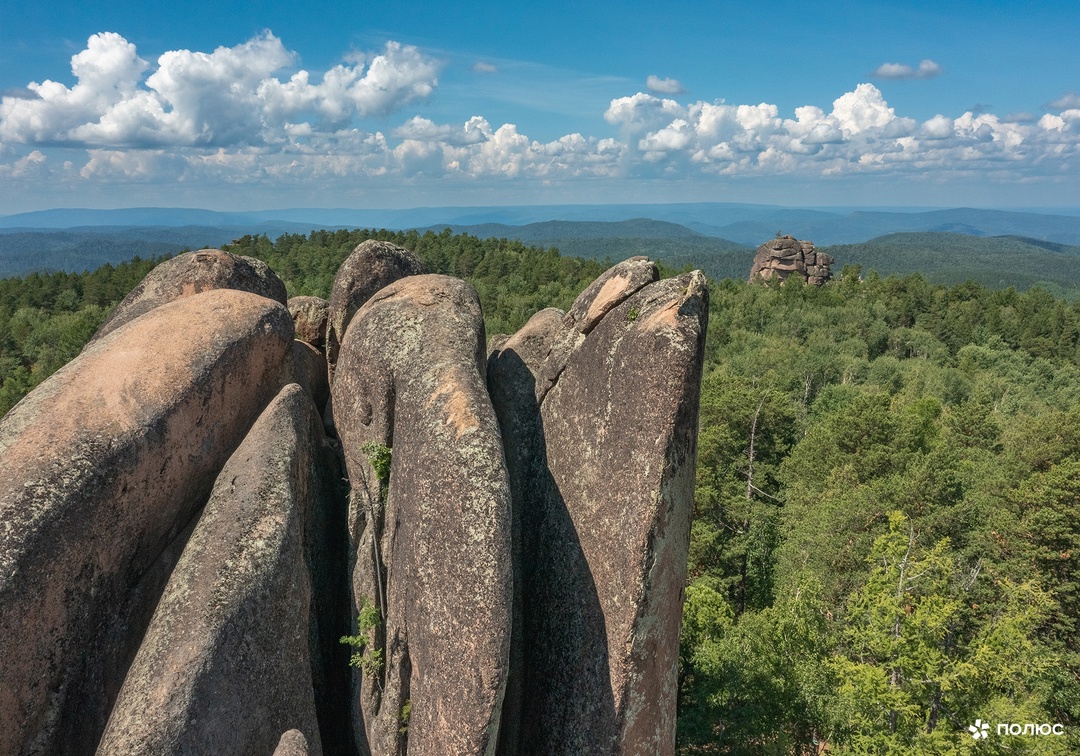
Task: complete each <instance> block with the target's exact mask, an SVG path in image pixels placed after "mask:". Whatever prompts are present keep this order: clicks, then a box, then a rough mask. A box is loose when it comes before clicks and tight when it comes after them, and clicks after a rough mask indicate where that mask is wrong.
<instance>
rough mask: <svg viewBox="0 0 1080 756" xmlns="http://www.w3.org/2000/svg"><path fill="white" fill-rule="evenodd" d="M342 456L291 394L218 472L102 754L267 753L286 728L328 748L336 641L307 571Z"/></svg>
mask: <svg viewBox="0 0 1080 756" xmlns="http://www.w3.org/2000/svg"><path fill="white" fill-rule="evenodd" d="M335 459H336V457H335V455H334V453H333V452H332V451H331V450H330V449H329V448H328V447H327V446H326V440H325V437H324V435H323V431H322V420H321V418H320V417H319V413H318V412H317V411H316V409H315V406H314V404H313V403H312V402H311V399H310V398H309V397H308V396H307V395H306V394H305V393H304V391H303V390H302V389H301V388H300V386H298V385H296V384H290V385H288V386H286V387H285V388H284V389H283V390H282V391H281V393H280V394H279V395H278V396H277V397H276V398H275V399H274V400H273V401H272V402H271V403H270V405H269V406H268V407H267V408H266V410H265V411H264V412H263V413H262V415H261V416H260V417H259V419H258V421H256V423H255V424H254V426H252V428H251V431H250V432H249V433H248V434H247V436H246V438H245V439H244V441H243V443H242V444H241V445H240V447H239V448H238V449H237V450H236V452H235V453H234V454H233V455H232V457H230V458H229V461H228V462H227V463H226V464H225V467H224V469H223V470H222V471H221V474H220V475H219V476H218V478H217V482H216V484H215V486H214V489H213V492H212V494H211V496H210V500H209V502H208V503H207V504H206V507H205V509H204V510H203V513H202V515H201V517H200V518H199V522H198V525H197V526H196V527H195V530H194V532H193V533H192V535H191V538H190V540H189V541H188V543H187V546H186V548H185V549H184V553H183V556H182V557H181V559H180V562H179V564H177V566H176V569H175V570H174V571H173V574H172V577H171V578H170V579H169V583H168V585H167V586H166V588H165V592H164V594H163V595H162V598H161V601H160V602H159V603H158V606H157V609H156V611H155V613H154V618H153V620H152V621H151V623H150V626H149V628H148V630H147V633H146V636H145V639H144V640H143V642H142V645H141V647H140V648H139V652H138V654H137V655H136V657H135V660H134V662H133V663H132V665H131V668H130V670H129V671H128V674H127V678H126V680H125V682H124V685H123V688H122V689H121V691H120V695H119V697H118V698H117V701H116V706H115V708H114V710H113V712H112V716H111V717H110V719H109V724H108V727H107V728H106V730H105V735H104V737H103V738H102V741H101V743H100V745H99V747H98V753H99V754H117V753H153V754H159V755H161V756H166V755H167V754H188V753H208V754H209V753H213V754H249V753H265V754H269V753H271V752H273V751H274V750H275V748H276V747H277V746H278V741H279V734H280V733H282V732H285V731H288V730H296V731H299V732H298V733H297V735H299V739H300V742H303V743H305V748H306V749H307V750H306V752H307V753H312V754H317V753H321V740H320V736H319V722H318V717H317V714H316V700H315V683H314V678H315V675H313V669H318V668H320V667H321V666H322V665H321V663H322V662H323V661H330V660H329V659H325V660H324V659H323V656H324V655H325V654H326V653H327V652H334V651H335V650H336V649H335V648H334V646H335V644H336V641H337V637H320V634H319V632H318V625H317V619H316V613H315V612H314V611H313V610H314V608H315V601H316V595H315V590H314V589H315V588H316V586H313V584H312V577H311V576H312V566H313V565H314V564H315V563H316V562H317V561H318V560H319V559H322V558H325V557H326V555H325V554H324V553H323V552H322V549H321V548H319V547H320V546H322V545H323V544H322V541H323V540H324V539H325V534H324V533H321V532H319V531H318V530H316V526H317V525H319V524H325V523H320V522H319V521H318V517H319V515H318V513H319V511H320V510H328V509H332V508H333V507H334V504H335V496H334V494H335V487H336V486H335V481H334V480H333V478H332V477H331V476H332V475H333V471H334V467H335V464H334V461H335ZM342 524H343V523H342ZM317 587H318V588H322V589H325V588H326V587H327V586H325V585H324V586H317ZM344 629H345V626H342V627H339V628H337V630H338V633H337V635H338V637H340V635H341V634H342V631H343V630H344ZM323 635H324V636H325V635H326V633H323ZM343 682H344V681H343ZM321 703H323V704H324V705H325V704H326V703H327V702H326V701H323V702H321ZM325 718H326V717H324V719H325ZM290 739H291V740H293V741H295V740H296V736H290Z"/></svg>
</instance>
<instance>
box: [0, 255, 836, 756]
mask: <svg viewBox="0 0 1080 756" xmlns="http://www.w3.org/2000/svg"><path fill="white" fill-rule="evenodd" d="M796 244H797V247H796V246H795V245H792V244H785V245H782V246H781V247H780V248H778V250H777V251H778V254H777V256H776V261H775V265H774V267H773V268H772V270H773V271H774V273H776V274H779V273H780V272H785V271H787V272H795V271H800V272H802V271H805V274H806V275H807V276H810V277H814V276H817V275H818V271H819V270H820V269H822V268H824V269H825V270H826V272H827V266H828V265H829V264H830V263H831V260H830V259H829V258H828V256H827V255H822V254H819V253H816V252H815V251H814V249H813V245H810V244H809V243H798V242H797V243H796ZM245 260H246V258H235V257H234V256H232V255H226V254H225V253H223V252H219V251H217V250H202V251H201V252H198V253H191V254H190V255H187V256H181V258H176V259H175V260H172V261H169V262H167V263H165V264H163V265H162V266H159V269H157V270H155V271H153V272H152V273H151V274H150V275H148V276H147V278H146V279H145V280H144V282H143V284H142V285H141V286H140V289H139V291H138V293H137V295H136V294H135V293H133V295H132V297H130V298H129V299H130V300H131V301H130V302H129V304H128V306H127V307H126V309H125V308H121V309H120V310H118V315H117V318H120V319H121V320H120V321H117V322H112V323H110V324H108V326H109V327H108V329H105V328H103V332H102V334H100V335H99V336H98V337H97V338H96V340H95V341H93V342H92V343H91V344H89V345H88V346H87V347H86V349H84V351H83V353H82V355H81V356H80V357H79V358H78V359H76V360H75V361H73V362H72V363H71V364H69V365H68V366H67V367H65V368H63V369H62V370H61V371H59V372H58V373H57V374H56V375H54V376H53V377H52V378H51V379H49V380H48V381H46V382H45V383H44V384H42V385H41V386H40V387H39V388H38V389H36V390H35V391H34V392H32V393H31V394H30V395H29V396H27V397H26V399H24V400H23V402H21V403H20V404H19V405H17V406H16V407H15V408H14V409H13V410H12V411H11V412H10V413H9V414H8V415H7V416H6V417H5V418H4V419H3V420H2V421H0V753H2V754H7V753H12V754H18V753H64V754H69V753H70V754H89V753H95V751H96V752H97V753H101V754H113V753H163V754H169V753H176V754H179V753H222V754H230V753H237V754H239V753H245V754H246V753H266V754H269V753H275V754H277V755H278V756H290V755H292V754H297V755H298V754H308V753H320V752H326V753H334V754H339V753H340V754H344V755H345V756H366V755H367V754H369V753H371V754H375V755H376V756H383V755H384V754H385V755H387V756H389V755H391V754H392V755H393V756H400V755H402V754H405V753H406V752H408V753H409V754H412V756H416V755H417V754H420V755H421V756H444V755H445V754H455V755H456V754H480V753H484V754H491V753H495V752H498V753H500V754H503V755H504V756H517V755H518V754H544V756H549V754H553V755H554V756H561V755H562V754H566V755H569V754H575V755H576V754H579V753H589V754H616V753H618V754H649V755H650V756H652V755H653V754H661V755H662V756H669V755H670V754H673V752H674V726H675V692H676V677H675V675H676V667H677V654H678V638H679V625H680V619H681V604H682V588H683V584H684V581H685V569H686V557H687V553H686V552H687V546H688V540H689V522H690V511H691V506H692V494H693V479H694V454H695V445H696V415H697V403H698V385H699V381H700V372H701V363H702V353H703V342H704V333H705V326H706V318H707V288H706V285H705V281H704V278H703V277H702V276H701V275H700V274H699V273H694V274H687V275H685V276H681V277H679V278H676V279H670V280H666V281H659V280H657V278H658V276H657V270H656V266H655V265H654V264H653V263H651V262H649V261H648V260H647V259H646V258H631V259H630V260H627V261H625V262H623V263H620V264H619V265H616V266H614V267H613V268H612V269H611V270H609V271H607V272H606V273H605V274H604V275H602V276H600V277H599V278H598V279H597V280H596V281H595V282H593V283H592V284H591V285H590V286H589V287H588V288H587V289H586V291H585V292H583V293H582V294H581V296H579V297H578V298H577V300H576V301H575V302H574V304H573V306H572V307H571V308H570V310H569V311H568V312H567V313H563V312H562V311H560V310H555V309H548V310H543V311H541V312H539V313H537V314H536V315H535V316H534V317H533V318H532V319H531V320H530V321H529V322H528V323H527V324H526V325H525V326H524V327H523V328H522V329H521V330H519V331H518V332H517V333H516V334H513V335H512V336H505V337H500V338H497V339H493V340H492V347H491V354H490V356H489V357H488V358H487V359H486V361H485V354H484V328H483V319H482V316H481V313H480V307H479V302H478V300H477V296H476V293H475V291H473V289H472V288H471V287H470V286H469V285H468V284H466V283H464V282H462V281H459V280H456V279H452V278H448V277H445V276H435V275H427V274H424V273H423V266H422V265H421V264H420V262H419V260H417V259H416V258H415V256H413V255H412V254H411V253H409V252H407V251H405V250H402V249H400V248H398V247H395V246H393V245H390V244H386V243H382V242H367V243H365V244H363V245H360V246H359V247H358V248H357V249H356V251H355V252H354V253H353V255H352V256H351V257H350V260H349V262H347V263H346V265H344V266H343V268H342V271H341V272H340V274H339V276H338V278H337V279H336V280H335V298H334V299H333V301H332V303H330V304H326V308H327V314H326V318H327V321H326V326H325V328H326V331H327V333H328V334H329V335H328V337H327V343H326V347H327V350H328V353H330V352H332V354H333V359H334V360H336V370H335V366H334V365H331V364H329V363H328V361H327V359H326V358H325V357H324V355H323V354H322V353H321V352H320V351H319V349H318V347H317V346H316V342H317V341H318V339H319V338H320V333H322V328H323V327H322V326H320V325H319V324H318V323H319V320H318V319H319V317H320V316H319V315H318V311H319V310H320V308H321V307H322V306H323V304H325V303H320V301H314V302H303V301H300V302H298V301H297V300H292V301H290V303H289V305H290V309H289V310H286V308H285V307H283V306H282V304H280V303H279V302H284V287H281V288H280V290H278V289H277V288H276V286H275V285H274V284H273V282H274V281H276V277H273V274H272V273H269V271H268V270H267V271H264V272H262V273H260V269H259V266H261V265H262V264H261V263H258V264H257V265H256V264H255V263H257V261H249V262H245ZM800 266H801V268H800ZM263 267H265V266H263ZM237 271H241V272H239V273H238V272H237ZM243 271H247V272H243ZM264 273H265V275H264ZM267 281H269V283H268V284H267ZM277 283H278V284H280V282H277ZM263 284H267V286H266V287H264V288H259V287H260V286H263ZM245 287H246V288H251V289H256V290H257V291H255V292H254V293H252V292H248V291H241V290H236V289H237V288H240V289H243V288H245ZM272 299H276V300H277V302H275V301H272ZM125 301H126V300H125ZM123 321H126V322H124V323H123V324H121V322H123ZM296 329H299V331H300V335H302V336H303V337H304V338H307V339H310V340H309V341H306V342H305V341H302V340H294V339H293V335H294V330H296ZM331 373H332V374H333V375H330V374H331ZM331 378H332V379H333V380H331ZM286 384H288V385H286ZM331 384H332V386H333V388H332V391H331V388H330V387H331ZM283 385H285V386H286V387H285V388H282V386H283ZM324 403H325V407H323V404H324ZM323 425H325V427H326V428H327V429H329V432H330V433H331V434H332V435H333V436H335V437H336V438H338V439H340V443H339V441H338V440H334V438H330V437H328V436H327V435H326V434H324V432H323V430H322V426H323ZM391 447H392V448H391ZM341 452H343V453H344V457H345V459H346V462H347V465H348V473H349V481H348V487H349V488H350V489H351V490H350V492H349V493H350V496H349V497H346V495H345V490H344V489H345V486H344V483H345V478H344V470H343V469H342V466H341V461H340V454H341ZM223 466H224V469H223ZM380 476H381V477H380ZM215 480H216V483H215ZM211 489H212V493H211ZM208 499H209V501H208ZM204 505H205V507H204ZM361 622H362V626H361ZM357 634H361V635H364V636H365V637H366V640H367V646H366V648H365V649H364V650H363V657H362V658H363V664H362V665H361V667H362V671H361V670H353V669H350V667H349V664H348V661H349V655H350V653H351V651H352V650H353V649H350V648H349V647H348V646H345V645H343V644H341V643H339V642H338V639H339V638H340V637H341V636H343V635H357Z"/></svg>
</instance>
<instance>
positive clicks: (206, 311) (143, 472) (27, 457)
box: [0, 290, 293, 754]
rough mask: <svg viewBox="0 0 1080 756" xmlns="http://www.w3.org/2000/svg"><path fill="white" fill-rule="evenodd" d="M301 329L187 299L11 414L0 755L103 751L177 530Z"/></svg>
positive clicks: (270, 311) (123, 335)
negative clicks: (98, 746)
mask: <svg viewBox="0 0 1080 756" xmlns="http://www.w3.org/2000/svg"><path fill="white" fill-rule="evenodd" d="M292 335H293V326H292V319H291V318H290V317H289V314H288V311H287V310H286V309H285V308H284V306H282V305H280V304H277V303H275V302H273V301H271V300H269V299H266V298H264V297H260V296H256V295H254V294H249V293H246V292H240V291H231V290H219V291H211V292H206V293H203V294H199V295H196V296H191V297H185V298H183V299H181V300H178V301H175V302H172V303H171V304H167V305H162V306H161V307H158V308H156V309H155V310H153V311H151V312H149V313H147V314H146V315H144V316H143V317H141V318H139V319H137V320H135V321H133V322H131V323H129V324H128V325H127V326H125V327H122V328H119V329H117V330H116V331H114V332H112V333H111V334H109V335H108V336H106V337H104V338H102V339H100V340H98V341H97V342H95V343H93V344H91V345H90V346H88V347H87V348H86V350H84V352H83V353H82V354H81V355H80V356H79V357H78V358H76V359H75V360H74V361H73V362H71V363H69V364H68V365H67V366H66V367H64V368H62V369H61V370H60V371H58V372H57V373H56V374H55V375H53V376H52V377H51V378H49V380H47V381H46V382H44V383H43V384H41V385H40V386H39V387H38V388H37V389H35V390H34V391H33V392H31V393H30V394H29V395H28V396H26V397H25V398H24V399H23V400H22V401H21V402H19V404H18V405H16V406H15V407H14V408H13V409H12V410H11V412H10V413H8V415H7V416H5V417H4V419H3V421H2V422H0V523H2V527H0V664H2V665H3V667H2V669H0V753H5V754H7V753H22V752H50V753H60V752H63V753H86V752H92V751H93V749H94V744H95V743H96V739H97V736H99V735H100V734H101V732H102V728H103V727H104V725H105V720H106V718H107V717H108V714H109V708H110V706H111V704H112V700H113V699H114V698H115V696H116V692H117V691H118V690H119V688H120V684H121V682H122V674H123V670H124V669H126V667H127V665H128V663H129V662H130V660H131V658H132V656H133V655H134V653H135V650H136V649H137V648H138V645H139V641H140V640H141V638H142V633H143V631H144V630H145V626H146V622H147V620H148V619H149V612H150V611H152V610H153V607H154V604H155V603H156V601H157V596H158V594H159V593H160V591H161V588H162V585H163V584H164V581H165V580H166V579H167V578H168V576H169V573H170V571H171V569H172V565H173V563H174V562H175V559H176V557H177V556H178V554H177V553H175V549H174V548H173V544H175V543H176V542H177V540H178V539H181V540H182V534H183V533H184V531H185V528H187V526H188V524H189V523H190V521H191V519H192V517H193V516H194V515H195V513H196V512H197V511H198V509H199V507H200V506H201V505H202V503H203V501H205V497H206V495H207V494H208V493H209V490H210V485H211V483H212V482H213V479H214V476H215V475H216V474H217V471H218V470H220V469H221V466H222V464H223V463H224V462H225V460H226V459H227V458H228V456H229V454H230V453H231V452H232V450H233V449H235V448H236V446H237V445H238V444H239V443H240V441H241V439H242V438H243V436H244V434H245V432H246V431H247V429H248V428H249V427H250V425H251V422H252V421H253V420H254V418H255V417H256V416H257V415H258V413H259V412H260V411H261V410H262V408H263V407H264V406H265V404H266V402H267V401H268V400H269V399H270V397H272V396H273V395H274V393H275V392H276V391H277V387H278V380H279V374H280V370H281V368H280V366H281V364H282V361H283V360H284V358H285V355H286V353H287V352H288V350H289V348H290V346H291V344H292ZM166 345H167V346H166ZM177 548H178V546H177Z"/></svg>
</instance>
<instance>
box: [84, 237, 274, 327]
mask: <svg viewBox="0 0 1080 756" xmlns="http://www.w3.org/2000/svg"><path fill="white" fill-rule="evenodd" d="M214 289H236V290H238V291H247V292H251V293H252V294H258V295H260V296H263V297H267V298H268V299H273V300H274V301H275V302H280V303H281V304H285V302H286V296H287V294H286V292H285V284H283V283H282V282H281V279H279V278H278V277H277V275H276V274H275V273H274V271H272V270H270V267H269V266H268V265H267V264H266V263H264V262H263V261H262V260H258V259H256V258H254V257H244V256H242V255H234V254H231V253H229V252H222V251H221V250H220V249H200V250H199V251H197V252H185V253H183V254H181V255H177V256H176V257H173V258H171V259H169V260H166V261H165V262H163V263H161V264H160V265H158V266H157V267H156V268H154V269H153V270H152V271H150V272H149V273H147V274H146V278H144V279H143V280H142V281H141V282H140V283H139V285H138V286H136V287H135V288H134V289H132V290H131V292H130V293H128V295H127V296H126V297H124V298H123V300H121V302H120V304H118V305H117V306H116V309H115V310H113V313H112V314H111V315H110V316H109V317H108V318H106V320H105V322H104V323H102V325H101V328H99V329H98V331H97V333H95V334H94V337H93V339H91V341H93V340H95V339H100V338H101V337H102V336H105V335H106V334H108V333H111V332H112V331H115V330H116V329H117V328H119V327H120V326H122V325H124V324H125V323H130V322H131V321H132V320H134V319H135V318H137V317H139V316H140V315H144V314H145V313H147V312H149V311H150V310H152V309H154V308H155V307H160V306H161V305H163V304H166V303H168V302H172V301H173V300H176V299H180V298H182V297H189V296H191V295H192V294H199V293H201V292H204V291H212V290H214Z"/></svg>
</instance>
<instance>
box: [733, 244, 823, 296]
mask: <svg viewBox="0 0 1080 756" xmlns="http://www.w3.org/2000/svg"><path fill="white" fill-rule="evenodd" d="M833 262H834V260H833V259H832V257H831V256H829V255H827V254H825V253H824V252H817V251H816V250H815V249H814V244H813V242H808V241H799V240H798V239H796V238H795V237H794V236H781V237H779V238H776V239H771V240H770V241H767V242H765V243H764V244H762V245H761V246H760V247H758V249H757V254H756V255H754V264H753V266H752V267H751V268H750V282H751V283H753V282H754V281H758V280H760V281H768V280H769V279H771V278H777V279H779V280H780V281H786V280H787V279H788V277H789V276H791V275H792V274H793V273H795V274H797V278H798V279H799V281H800V283H808V284H813V285H814V286H821V285H822V284H823V283H825V282H826V281H828V280H829V279H830V278H831V277H832V273H831V272H830V270H829V266H830V265H832V264H833Z"/></svg>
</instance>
